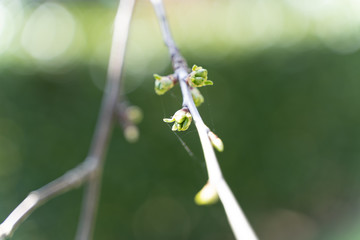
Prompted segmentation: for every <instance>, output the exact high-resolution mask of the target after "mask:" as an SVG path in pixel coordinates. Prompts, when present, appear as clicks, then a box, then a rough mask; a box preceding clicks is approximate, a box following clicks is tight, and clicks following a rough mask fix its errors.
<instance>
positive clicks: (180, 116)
mask: <svg viewBox="0 0 360 240" xmlns="http://www.w3.org/2000/svg"><path fill="white" fill-rule="evenodd" d="M163 121H164V122H166V123H171V122H175V123H174V125H173V126H172V129H171V130H173V131H176V130H177V131H186V130H187V129H188V128H189V126H190V124H191V121H192V116H191V114H190V112H189V110H188V109H187V108H182V109H180V110H178V111H177V112H176V113H175V114H174V116H172V118H164V119H163Z"/></svg>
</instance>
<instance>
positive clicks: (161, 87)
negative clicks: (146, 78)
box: [154, 74, 176, 95]
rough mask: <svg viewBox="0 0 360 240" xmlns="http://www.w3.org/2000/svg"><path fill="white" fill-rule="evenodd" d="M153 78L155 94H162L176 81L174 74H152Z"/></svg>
mask: <svg viewBox="0 0 360 240" xmlns="http://www.w3.org/2000/svg"><path fill="white" fill-rule="evenodd" d="M154 78H155V92H156V94H157V95H163V94H164V93H166V92H167V91H169V90H170V89H171V88H172V87H173V86H174V83H175V82H176V78H175V76H174V75H168V76H160V75H157V74H154Z"/></svg>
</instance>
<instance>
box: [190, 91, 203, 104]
mask: <svg viewBox="0 0 360 240" xmlns="http://www.w3.org/2000/svg"><path fill="white" fill-rule="evenodd" d="M190 91H191V95H192V98H193V100H194V103H195V106H197V107H199V106H200V105H201V104H202V103H203V102H204V97H203V95H201V93H200V91H199V89H197V88H191V90H190Z"/></svg>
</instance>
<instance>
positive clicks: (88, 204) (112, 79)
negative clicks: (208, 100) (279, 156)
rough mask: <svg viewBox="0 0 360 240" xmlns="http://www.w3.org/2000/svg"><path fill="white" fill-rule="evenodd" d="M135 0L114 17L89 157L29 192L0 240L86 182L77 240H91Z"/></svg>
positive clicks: (1, 228)
mask: <svg viewBox="0 0 360 240" xmlns="http://www.w3.org/2000/svg"><path fill="white" fill-rule="evenodd" d="M134 3H135V0H122V1H121V2H120V4H119V8H118V11H117V14H116V17H115V23H114V28H115V29H114V33H113V41H112V48H111V53H110V60H109V68H108V77H107V86H106V89H105V93H104V95H103V100H102V105H101V109H100V113H99V117H98V121H97V125H96V127H95V133H94V136H93V139H92V144H91V147H90V150H89V154H88V157H87V158H86V159H85V160H84V161H83V162H82V163H81V164H79V165H78V166H77V167H75V168H73V169H71V170H69V171H68V172H67V173H65V174H64V175H63V176H61V177H59V178H58V179H56V180H54V181H52V182H50V183H49V184H47V185H45V186H44V187H42V188H40V189H38V190H36V191H33V192H31V193H30V194H29V195H28V196H27V197H26V198H25V199H24V200H23V201H22V202H21V203H20V204H19V205H18V206H17V207H16V208H15V209H14V210H13V212H12V213H11V214H10V215H9V216H8V217H7V218H6V219H5V220H4V222H3V223H2V224H0V240H3V239H5V238H6V237H9V236H11V235H12V233H13V232H14V231H15V230H16V228H17V227H18V226H19V225H20V224H21V223H22V222H23V221H24V220H25V219H26V218H27V217H28V216H29V215H30V214H31V213H32V212H33V211H34V210H35V209H36V208H38V207H40V206H41V205H42V204H44V203H45V202H47V201H48V200H50V199H52V198H54V197H56V196H58V195H60V194H62V193H65V192H67V191H69V190H72V189H74V188H76V187H79V186H81V185H82V184H84V183H85V182H89V183H88V186H87V188H86V189H87V191H86V196H85V199H84V207H83V212H82V215H81V219H80V224H79V229H78V232H77V239H81V240H91V239H92V229H93V225H94V219H95V215H96V214H95V213H96V210H97V202H98V196H99V193H100V180H101V174H102V170H103V164H104V160H105V154H106V151H107V148H108V142H109V139H110V136H111V132H112V129H113V125H114V112H115V111H116V105H117V103H118V100H119V94H120V92H121V91H120V87H121V72H122V67H123V62H124V55H125V48H126V42H127V38H128V33H129V26H130V20H131V16H132V12H133V8H134Z"/></svg>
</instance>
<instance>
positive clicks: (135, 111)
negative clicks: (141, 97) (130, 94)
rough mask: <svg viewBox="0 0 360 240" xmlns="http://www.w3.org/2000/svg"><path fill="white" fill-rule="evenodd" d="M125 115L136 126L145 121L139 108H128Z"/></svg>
mask: <svg viewBox="0 0 360 240" xmlns="http://www.w3.org/2000/svg"><path fill="white" fill-rule="evenodd" d="M125 114H126V116H127V118H128V119H129V121H130V122H132V123H134V124H138V123H140V122H141V120H142V119H143V113H142V111H141V108H139V107H138V106H130V107H127V108H126V110H125Z"/></svg>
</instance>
